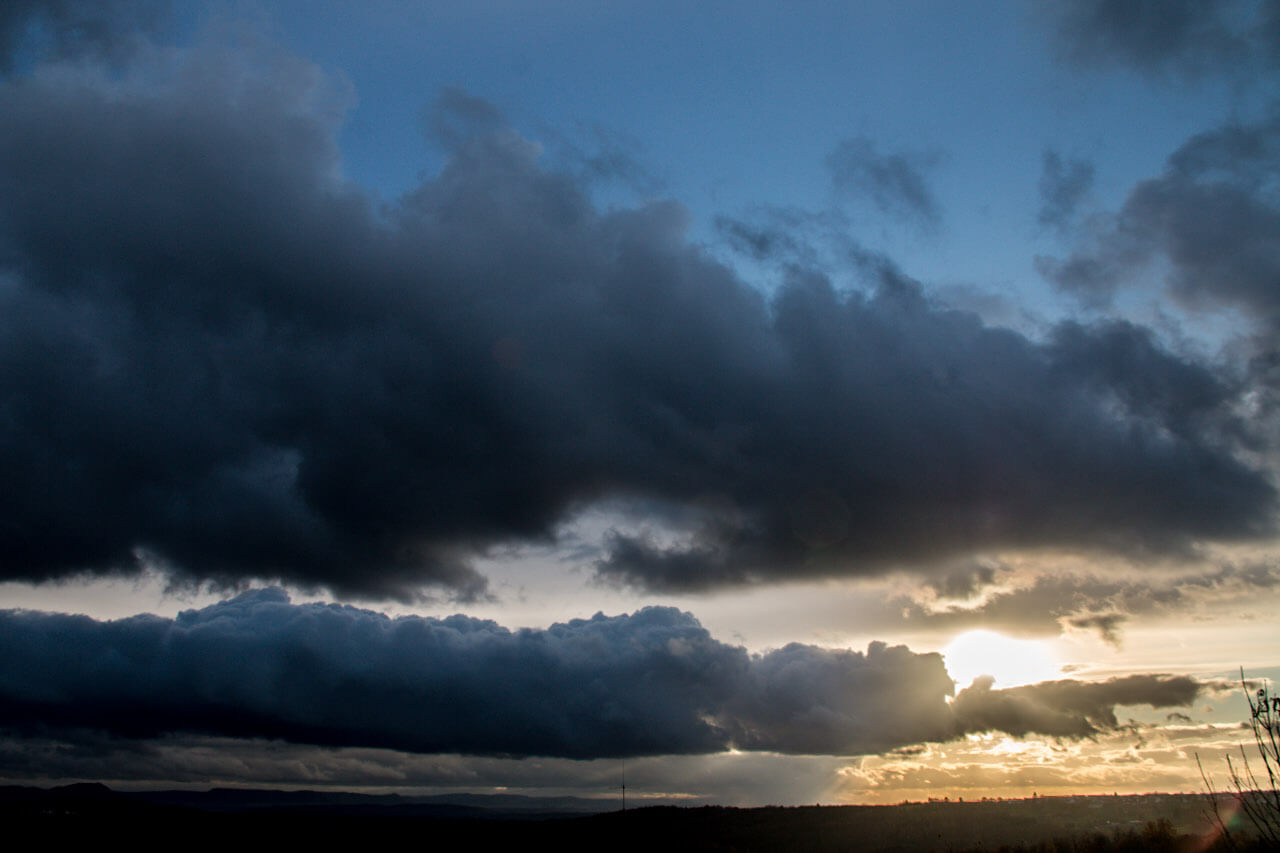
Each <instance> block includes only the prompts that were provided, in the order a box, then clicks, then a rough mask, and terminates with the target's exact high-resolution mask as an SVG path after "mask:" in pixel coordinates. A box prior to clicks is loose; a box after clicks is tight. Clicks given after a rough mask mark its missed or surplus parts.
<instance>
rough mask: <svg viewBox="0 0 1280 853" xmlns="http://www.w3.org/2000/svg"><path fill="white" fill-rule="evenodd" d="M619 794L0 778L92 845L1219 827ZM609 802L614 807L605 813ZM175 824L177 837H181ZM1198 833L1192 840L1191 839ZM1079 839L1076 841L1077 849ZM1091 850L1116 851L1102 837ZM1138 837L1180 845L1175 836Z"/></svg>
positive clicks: (756, 846)
mask: <svg viewBox="0 0 1280 853" xmlns="http://www.w3.org/2000/svg"><path fill="white" fill-rule="evenodd" d="M617 805H618V803H617V801H610V800H593V799H587V798H579V797H525V796H519V795H514V794H498V795H478V794H451V795H441V796H428V797H411V796H401V795H396V794H385V795H368V794H347V793H335V792H320V791H272V790H242V789H230V788H215V789H213V790H210V791H150V792H120V791H113V790H111V789H110V788H107V787H106V786H104V785H97V784H80V785H69V786H64V787H59V788H50V789H40V788H25V787H3V788H0V819H2V820H4V821H5V823H6V824H7V825H8V826H9V827H11V828H13V827H23V826H25V827H27V828H30V829H33V830H35V831H37V832H39V833H40V835H39V837H40V838H42V839H44V840H45V841H46V842H53V841H59V842H62V843H64V844H75V843H83V844H92V843H96V842H98V841H100V840H101V838H102V837H103V833H113V834H114V833H124V834H125V835H127V836H128V837H129V838H130V846H131V847H136V848H139V849H142V850H147V849H153V848H155V849H158V848H159V847H160V846H161V845H162V844H163V845H164V846H166V847H170V846H172V843H173V840H174V838H175V837H181V838H182V839H184V841H183V846H186V847H192V846H194V847H195V848H196V849H214V848H218V849H222V848H225V847H226V846H228V845H233V846H244V845H245V844H246V843H247V844H249V845H250V846H251V847H252V848H256V847H258V846H266V845H268V844H277V843H279V844H284V843H287V844H290V845H294V846H296V845H297V844H301V843H306V844H315V845H317V846H319V847H320V848H321V849H329V848H336V847H337V846H339V845H346V844H353V845H354V844H363V843H365V842H367V840H368V838H369V837H370V834H371V833H373V834H376V836H377V837H378V839H379V843H399V842H404V843H416V844H423V843H426V842H427V841H429V842H430V843H432V844H453V843H457V844H469V845H473V844H482V845H484V846H485V847H492V846H495V845H511V844H517V845H521V846H528V845H529V844H532V843H538V844H544V845H557V846H559V847H561V848H565V849H586V848H588V847H591V848H597V849H623V850H654V849H657V850H661V851H664V853H666V851H676V850H737V851H783V850H788V851H789V850H801V849H803V850H812V851H827V850H831V851H834V850H859V851H894V853H916V851H927V850H978V849H988V850H995V849H998V848H999V847H1001V846H1008V847H1013V846H1016V845H1019V844H1032V843H1038V842H1042V841H1050V840H1053V839H1065V838H1093V839H1095V842H1096V840H1097V839H1099V838H1103V839H1113V838H1118V837H1120V836H1122V835H1123V834H1125V833H1129V834H1130V835H1131V836H1132V835H1133V834H1135V833H1138V834H1140V833H1141V832H1143V831H1144V828H1146V829H1148V830H1149V828H1148V824H1154V823H1155V822H1158V821H1162V820H1163V821H1166V822H1167V824H1166V826H1167V829H1168V830H1169V831H1171V832H1173V833H1176V834H1178V835H1188V834H1200V833H1204V832H1206V831H1207V830H1209V829H1210V828H1211V827H1210V824H1209V821H1208V813H1207V802H1206V800H1205V798H1204V797H1203V796H1201V795H1194V794H1151V795H1144V796H1125V797H1116V796H1112V797H1041V798H1038V799H1032V800H1003V801H983V802H929V803H904V804H900V805H894V806H804V807H793V808H780V807H766V808H728V807H720V806H702V807H694V808H689V807H675V806H650V807H644V808H636V809H630V810H628V811H627V812H625V813H623V812H620V811H616V810H612V809H615V808H616V806H617ZM606 809H609V811H605V810H606ZM175 834H176V835H175ZM1184 840H1189V839H1184ZM1067 849H1070V848H1067ZM1088 849H1107V848H1101V847H1096V846H1095V847H1094V848H1088ZM1142 849H1176V848H1174V847H1164V848H1152V847H1150V846H1148V847H1145V848H1142Z"/></svg>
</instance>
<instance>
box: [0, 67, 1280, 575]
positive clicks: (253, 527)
mask: <svg viewBox="0 0 1280 853" xmlns="http://www.w3.org/2000/svg"><path fill="white" fill-rule="evenodd" d="M255 63H256V64H255ZM267 71H269V73H266V72H267ZM165 79H166V82H165V83H163V84H158V83H156V82H154V80H153V79H151V78H149V77H147V76H146V75H142V76H140V77H137V78H135V77H133V76H129V75H125V76H123V77H120V78H118V79H116V78H112V79H108V78H107V77H103V76H100V75H99V74H98V73H97V72H95V71H94V70H92V68H88V67H85V68H80V69H79V70H78V71H76V72H75V73H53V72H51V71H48V70H47V69H46V70H43V71H42V70H37V71H36V72H35V73H33V74H32V75H30V76H28V77H25V78H23V79H22V80H21V81H18V82H7V83H3V84H0V114H3V115H4V116H5V120H4V122H3V123H0V465H3V468H4V470H5V472H6V476H5V478H4V482H3V485H0V519H3V521H2V522H0V577H2V578H6V579H28V580H42V579H48V578H53V577H59V576H67V575H71V574H75V573H78V572H128V571H134V570H136V569H137V567H138V566H139V565H143V564H148V565H159V566H161V567H165V568H167V569H168V570H169V571H170V572H171V573H172V575H173V576H174V577H175V578H178V579H183V578H187V579H197V580H210V579H211V580H214V581H225V582H229V583H235V582H238V581H241V580H243V579H245V578H250V577H268V578H282V579H286V580H289V581H292V582H298V583H303V584H311V585H323V586H327V587H329V588H331V589H334V590H337V591H339V592H342V593H344V594H360V595H370V596H387V595H396V596H409V595H412V594H414V592H415V591H416V590H417V589H419V588H420V587H421V585H423V584H440V585H445V586H447V587H451V588H452V589H453V590H454V591H456V592H457V593H459V594H461V595H467V594H475V593H477V592H479V591H480V590H482V589H483V579H482V578H480V577H478V576H477V575H476V574H475V572H474V571H473V570H472V568H471V567H470V563H471V560H472V559H473V558H474V557H475V556H476V555H478V554H482V553H484V552H485V551H486V550H487V549H490V548H492V547H494V546H496V545H499V544H504V543H511V542H521V541H530V540H544V541H545V540H547V539H548V538H550V537H553V536H554V535H555V531H556V529H557V527H558V526H559V525H560V524H561V523H562V522H564V521H565V520H566V519H568V518H570V517H571V516H572V515H573V514H574V513H575V512H577V511H579V510H581V509H582V508H584V507H586V506H589V505H591V504H592V503H593V502H594V501H597V500H600V499H608V498H625V499H630V498H640V499H643V500H646V501H649V502H651V505H657V506H667V507H671V508H683V509H684V511H685V513H686V517H689V518H691V519H692V521H691V523H690V524H689V525H688V529H687V533H688V535H687V536H686V537H685V538H684V539H681V540H680V541H676V542H674V544H673V543H672V542H671V541H670V540H669V539H661V538H654V537H649V536H645V535H643V534H622V533H618V534H615V535H614V536H613V537H612V539H611V541H610V543H609V549H610V550H609V552H608V553H607V554H606V556H605V557H604V558H603V559H602V560H601V561H600V562H599V565H598V569H599V571H600V572H601V573H602V574H603V575H604V576H606V577H608V578H610V579H613V580H616V581H618V582H623V583H629V584H633V585H636V586H642V587H651V588H660V589H700V588H708V587H712V586H715V585H720V584H734V583H747V582H757V581H767V580H773V579H783V578H793V577H800V576H808V577H814V576H831V575H847V574H857V573H865V572H878V571H883V570H885V569H887V568H891V567H901V566H910V565H919V564H922V563H929V562H931V561H936V560H941V559H944V558H949V557H952V556H956V555H964V554H968V553H971V552H973V551H974V550H981V549H990V548H1018V547H1027V548H1036V547H1069V548H1082V549H1086V550H1089V549H1094V550H1105V551H1110V552H1113V553H1122V554H1129V555H1142V554H1150V553H1168V552H1176V551H1181V550H1182V549H1185V548H1187V547H1189V546H1191V545H1193V544H1195V543H1196V542H1199V541H1201V540H1205V539H1210V540H1235V539H1240V538H1247V537H1253V536H1258V535H1265V534H1268V533H1270V532H1271V530H1272V526H1273V523H1274V518H1275V516H1274V509H1275V500H1276V494H1275V488H1274V485H1273V483H1272V481H1271V479H1270V477H1269V475H1268V474H1267V473H1266V472H1265V471H1263V470H1260V469H1256V468H1252V467H1250V466H1249V465H1248V464H1245V463H1244V462H1242V461H1240V460H1239V459H1238V458H1237V456H1236V455H1235V448H1236V445H1237V443H1239V442H1240V441H1245V440H1248V439H1249V438H1250V436H1249V435H1248V428H1247V424H1243V423H1241V422H1239V421H1238V420H1237V419H1236V417H1235V414H1234V412H1235V411H1236V409H1235V406H1236V403H1237V402H1238V399H1239V397H1240V395H1241V394H1242V393H1243V392H1244V390H1245V389H1243V388H1241V387H1240V386H1239V385H1238V383H1237V382H1236V381H1235V380H1233V379H1228V378H1225V377H1223V376H1220V375H1218V374H1217V373H1216V372H1214V371H1212V370H1211V369H1209V368H1208V367H1206V366H1204V365H1201V364H1199V363H1196V362H1194V361H1189V360H1187V359H1185V358H1182V357H1181V356H1178V355H1176V354H1174V353H1171V352H1169V351H1166V350H1165V349H1163V348H1161V347H1160V346H1159V345H1158V344H1157V343H1156V342H1155V340H1154V338H1153V337H1152V336H1151V335H1149V334H1147V333H1146V332H1145V331H1144V330H1142V329H1141V328H1138V327H1133V326H1129V325H1125V324H1112V325H1102V326H1079V325H1071V326H1064V327H1063V328H1062V329H1060V330H1058V332H1057V333H1056V334H1055V335H1053V336H1052V337H1051V338H1050V339H1049V340H1047V341H1044V342H1040V341H1033V340H1031V339H1028V338H1026V337H1023V336H1020V335H1018V334H1015V333H1013V332H1010V331H1007V330H1001V329H995V328H989V327H986V326H984V325H983V324H982V323H981V322H980V321H979V320H978V319H977V318H976V317H975V316H973V315H970V314H966V313H962V312H957V311H949V310H944V309H942V308H940V307H938V306H936V305H934V304H933V303H931V302H930V301H929V300H928V299H927V298H926V297H925V296H924V294H923V292H922V289H921V288H920V286H919V285H917V284H916V283H915V282H912V281H910V280H909V279H906V278H905V277H904V276H902V275H901V273H899V272H898V271H897V270H896V269H894V268H893V266H892V264H890V263H888V262H887V261H885V260H884V259H876V258H871V257H870V256H868V257H867V258H862V259H861V260H860V261H859V263H860V265H861V267H862V271H863V272H864V273H865V274H866V276H867V279H868V289H867V290H866V291H865V292H846V291H839V290H837V289H836V288H834V287H833V286H832V284H831V283H830V282H829V281H828V280H827V279H826V278H825V277H824V276H823V275H821V274H820V273H817V272H813V271H810V270H806V269H804V268H802V267H797V266H791V267H789V270H790V271H789V272H788V273H787V274H786V278H785V280H784V281H782V282H781V283H780V285H779V286H778V287H777V289H776V291H774V292H773V293H772V294H771V295H770V296H768V297H766V296H763V295H762V294H761V292H760V291H758V290H756V289H755V288H753V287H751V286H749V285H748V284H746V283H744V282H743V281H742V280H740V279H739V278H738V277H736V276H735V274H734V273H732V272H731V271H730V270H729V269H727V268H726V267H725V266H723V265H721V264H719V263H718V262H716V261H715V260H713V259H712V258H711V257H710V255H709V254H708V253H707V252H705V251H704V250H703V249H702V248H700V247H699V246H698V245H696V244H694V243H693V242H691V241H689V240H687V239H686V236H685V228H686V224H687V223H686V220H687V214H686V212H685V211H684V209H683V208H681V207H680V206H679V205H678V204H675V203H671V202H656V203H652V204H649V205H645V206H641V207H636V208H629V209H628V208H621V209H614V210H611V211H609V212H602V211H600V210H598V209H596V208H595V207H594V206H593V205H592V203H591V202H590V201H589V199H588V196H587V194H586V191H585V189H584V188H583V187H582V186H581V185H580V184H579V182H578V181H577V180H576V179H574V178H573V177H571V176H569V175H566V174H562V173H557V172H553V171H549V170H547V169H545V168H543V167H542V166H540V165H539V162H538V160H537V147H536V146H535V145H533V144H532V143H529V142H528V141H526V140H524V139H522V138H520V137H519V136H517V135H516V134H514V133H513V132H512V131H510V130H508V129H506V128H505V127H504V126H503V125H502V123H501V119H500V117H499V116H498V115H497V113H496V111H495V110H494V109H493V108H492V107H491V106H490V105H488V104H485V103H484V102H482V101H479V100H478V99H476V98H474V97H472V96H470V95H467V94H465V93H461V92H457V91H452V90H451V91H449V92H447V93H446V94H445V96H444V97H443V98H442V100H441V101H440V103H439V105H438V108H437V110H436V112H435V113H434V114H433V117H432V118H431V119H430V121H429V124H430V125H431V126H432V127H433V128H434V132H435V133H436V136H437V138H438V139H439V140H440V141H441V142H443V143H446V144H448V145H450V146H452V148H451V155H450V157H449V159H448V162H447V164H446V166H445V167H444V169H443V170H442V171H441V172H440V173H439V174H438V175H436V176H434V177H432V178H430V179H428V180H427V181H425V182H424V183H423V184H422V185H421V186H420V187H418V188H417V189H416V190H414V191H413V192H411V193H409V194H407V195H406V196H405V197H404V198H402V199H399V200H397V201H395V202H393V203H391V204H388V205H378V204H376V203H375V202H374V201H373V200H371V199H370V198H369V197H368V196H366V195H365V194H364V193H362V192H361V191H360V190H359V189H357V188H355V187H352V186H351V185H350V184H348V183H346V182H345V181H344V180H343V179H342V177H341V164H340V162H339V159H338V152H337V148H336V144H335V142H334V132H335V127H336V121H337V116H339V115H340V107H341V103H342V97H343V96H342V93H341V92H334V91H333V90H332V88H331V87H330V86H329V85H328V83H327V81H326V80H325V78H324V77H323V76H322V75H320V74H319V73H318V72H317V71H316V69H314V68H313V67H311V66H309V65H307V64H305V63H301V62H297V61H294V60H290V59H288V58H282V57H274V56H267V57H256V58H252V59H245V58H243V57H228V56H225V55H222V54H218V53H217V52H215V51H204V52H197V53H194V54H192V55H190V56H188V57H187V58H186V59H185V60H182V61H181V62H178V64H177V65H176V67H175V68H174V69H173V70H172V73H171V74H170V75H169V76H167V77H166V78H165ZM877 162H878V161H877ZM895 174H896V173H895ZM908 178H909V174H908V173H906V172H904V173H902V181H898V182H897V184H895V185H897V186H899V188H900V189H901V190H902V191H903V192H905V193H906V196H904V197H908V198H909V197H912V194H913V193H914V190H911V187H912V186H913V184H912V182H911V181H910V180H908ZM894 180H895V181H897V179H896V178H895V179H894ZM920 198H921V199H922V201H921V204H924V207H920V205H915V206H916V207H917V208H918V210H917V212H926V211H927V210H928V209H929V208H928V203H929V199H928V197H927V196H922V197H920ZM913 204H914V203H913ZM748 238H749V235H745V236H744V238H743V239H748ZM1239 286H1241V287H1243V286H1244V285H1239Z"/></svg>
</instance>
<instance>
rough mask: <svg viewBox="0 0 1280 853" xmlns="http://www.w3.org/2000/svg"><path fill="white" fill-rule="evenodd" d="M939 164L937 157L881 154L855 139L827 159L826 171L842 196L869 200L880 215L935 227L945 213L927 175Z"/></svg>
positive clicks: (862, 139) (872, 145)
mask: <svg viewBox="0 0 1280 853" xmlns="http://www.w3.org/2000/svg"><path fill="white" fill-rule="evenodd" d="M937 160H938V157H937V155H935V154H919V153H914V152H898V153H894V154H882V153H880V152H879V151H878V150H876V146H875V143H874V142H872V141H871V140H870V139H867V138H866V137H863V136H855V137H850V138H849V139H845V140H843V141H842V142H841V143H840V144H839V145H837V146H836V148H835V150H834V151H832V152H831V153H830V154H828V155H827V168H828V169H830V170H831V178H832V180H833V181H834V182H835V186H836V189H837V190H839V191H840V192H841V193H846V194H848V195H851V196H853V197H864V196H865V197H867V198H870V199H871V201H872V202H873V203H874V204H875V206H876V208H877V209H878V210H879V211H880V212H881V213H884V214H887V215H890V216H897V217H900V218H903V219H908V220H913V221H916V222H919V223H921V224H923V225H926V226H929V227H936V226H937V225H938V223H939V222H940V221H941V219H942V211H941V210H940V208H939V207H938V201H937V199H935V198H934V196H933V191H932V190H931V189H930V188H929V182H928V180H926V178H925V175H924V173H925V172H926V171H928V170H929V169H930V168H932V167H933V166H934V165H936V163H937Z"/></svg>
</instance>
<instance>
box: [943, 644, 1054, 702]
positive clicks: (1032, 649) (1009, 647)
mask: <svg viewBox="0 0 1280 853" xmlns="http://www.w3.org/2000/svg"><path fill="white" fill-rule="evenodd" d="M942 657H943V658H944V660H945V661H946V666H947V672H949V673H950V674H951V677H952V678H954V679H955V681H956V687H957V688H964V687H968V686H969V685H970V684H971V683H972V682H973V680H974V679H975V678H977V677H978V676H980V675H990V676H991V677H992V678H994V679H995V680H996V683H995V686H996V687H1017V686H1019V685H1022V684H1034V683H1036V682H1037V681H1051V680H1053V679H1055V678H1059V677H1061V674H1062V673H1061V670H1060V669H1059V666H1058V663H1057V661H1055V660H1054V656H1053V654H1052V653H1051V652H1050V650H1049V647H1048V645H1047V644H1046V643H1044V642H1043V641H1040V640H1019V639H1015V638H1013V637H1006V636H1005V635H1003V634H997V633H996V632H995V631H987V630H981V629H979V630H976V631H966V632H965V633H963V634H961V635H960V636H958V637H956V638H955V639H954V640H952V641H951V644H950V645H948V646H947V647H946V648H945V649H943V650H942Z"/></svg>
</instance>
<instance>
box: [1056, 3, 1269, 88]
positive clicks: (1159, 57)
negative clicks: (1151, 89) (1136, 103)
mask: <svg viewBox="0 0 1280 853" xmlns="http://www.w3.org/2000/svg"><path fill="white" fill-rule="evenodd" d="M1049 14H1050V16H1051V18H1052V20H1053V26H1054V35H1055V37H1056V40H1057V45H1058V49H1059V51H1060V52H1061V53H1062V55H1063V56H1064V57H1065V58H1066V59H1068V60H1070V61H1072V62H1075V63H1077V64H1080V65H1092V64H1113V63H1114V64H1120V65H1130V66H1132V67H1134V68H1136V69H1138V70H1140V71H1142V72H1144V73H1147V74H1152V75H1163V74H1168V73H1174V74H1177V75H1178V76H1181V77H1183V78H1195V77H1200V76H1202V75H1205V74H1208V73H1227V74H1229V75H1233V76H1240V77H1243V76H1244V75H1246V74H1247V73H1249V71H1251V70H1255V69H1257V68H1258V67H1259V66H1260V67H1262V68H1267V67H1274V66H1275V65H1276V61H1277V60H1278V59H1280V50H1278V49H1277V48H1280V27H1277V21H1280V12H1277V7H1276V5H1275V4H1274V3H1271V2H1265V0H1264V2H1252V0H1243V2H1241V0H1082V2H1075V1H1074V0H1060V2H1058V3H1056V4H1054V6H1053V7H1051V9H1050V10H1049Z"/></svg>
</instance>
